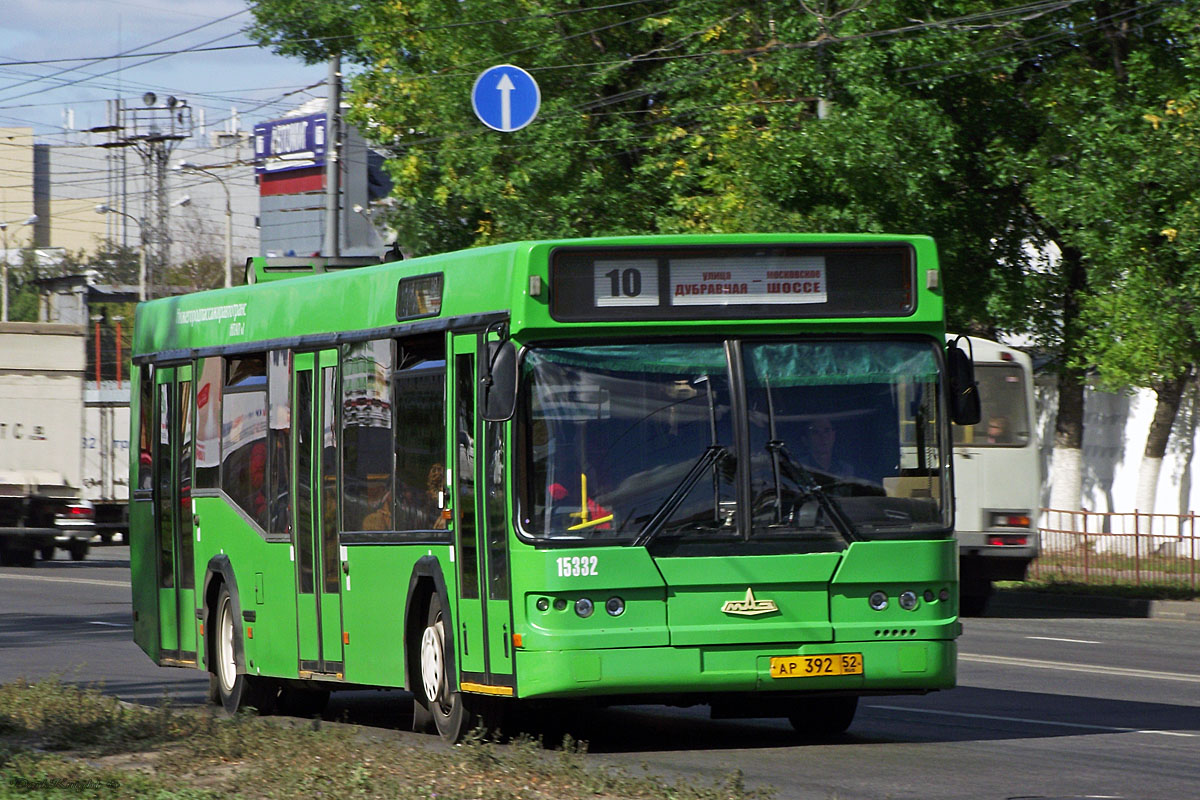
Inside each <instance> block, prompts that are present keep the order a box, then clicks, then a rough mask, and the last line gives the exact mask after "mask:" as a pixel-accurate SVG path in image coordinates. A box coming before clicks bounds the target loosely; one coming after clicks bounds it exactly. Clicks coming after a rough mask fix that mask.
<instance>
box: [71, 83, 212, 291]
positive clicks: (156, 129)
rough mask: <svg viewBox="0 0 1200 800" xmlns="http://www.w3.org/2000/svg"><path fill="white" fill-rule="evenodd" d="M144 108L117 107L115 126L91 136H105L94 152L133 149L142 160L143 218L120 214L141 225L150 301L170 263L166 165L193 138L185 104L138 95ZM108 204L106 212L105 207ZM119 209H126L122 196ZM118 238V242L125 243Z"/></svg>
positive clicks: (189, 111) (145, 285)
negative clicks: (161, 101) (158, 278)
mask: <svg viewBox="0 0 1200 800" xmlns="http://www.w3.org/2000/svg"><path fill="white" fill-rule="evenodd" d="M142 103H143V104H144V105H143V107H141V108H137V107H130V106H127V105H125V104H124V103H121V102H120V101H118V102H117V104H116V108H115V112H116V115H117V118H116V120H115V121H114V122H115V124H112V125H108V126H105V127H104V128H101V129H93V130H94V131H95V132H101V131H104V132H109V133H110V139H109V141H107V142H104V143H103V144H100V145H98V147H106V148H120V147H132V148H134V150H136V151H137V153H138V155H139V156H141V158H142V165H143V172H144V175H145V186H144V187H143V195H142V215H141V216H140V217H136V218H135V217H133V215H131V214H128V213H123V212H118V213H121V216H124V217H128V218H130V219H137V220H138V222H139V223H140V226H141V245H142V256H141V257H142V259H143V262H142V263H143V264H145V269H144V273H145V278H144V279H143V280H142V281H141V285H142V288H141V293H142V297H143V299H148V298H150V297H153V295H154V292H153V283H154V276H155V275H156V274H157V275H159V276H161V275H162V272H163V270H164V269H165V268H166V266H167V262H168V261H169V260H170V253H171V235H170V204H169V203H168V202H167V163H168V161H169V160H170V158H171V152H172V151H173V150H174V149H175V146H176V145H178V144H179V142H181V141H183V140H184V139H186V138H187V137H188V136H190V135H191V133H192V109H191V107H190V106H188V104H187V101H186V100H180V99H177V98H175V97H168V98H166V100H165V101H164V102H163V103H162V104H161V105H160V104H159V102H158V96H157V95H156V94H154V92H146V93H145V94H144V95H142ZM105 205H106V208H109V206H107V204H105ZM121 206H124V198H123V197H122V202H121ZM124 238H125V237H124V236H122V240H124Z"/></svg>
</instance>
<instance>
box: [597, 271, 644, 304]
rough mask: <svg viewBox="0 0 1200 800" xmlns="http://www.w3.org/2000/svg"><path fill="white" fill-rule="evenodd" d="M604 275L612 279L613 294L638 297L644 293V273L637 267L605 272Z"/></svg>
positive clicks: (615, 295) (614, 295)
mask: <svg viewBox="0 0 1200 800" xmlns="http://www.w3.org/2000/svg"><path fill="white" fill-rule="evenodd" d="M604 277H606V278H608V279H609V280H610V281H612V296H613V297H620V296H621V295H622V294H624V295H625V296H626V297H637V296H638V295H639V294H641V293H642V273H641V272H640V271H638V270H636V269H625V270H619V269H614V270H612V271H611V272H606V273H604Z"/></svg>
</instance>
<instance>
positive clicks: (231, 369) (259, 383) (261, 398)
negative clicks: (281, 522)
mask: <svg viewBox="0 0 1200 800" xmlns="http://www.w3.org/2000/svg"><path fill="white" fill-rule="evenodd" d="M225 366H226V378H225V389H224V392H223V393H222V404H221V432H222V436H221V488H222V489H223V490H224V491H225V494H226V495H228V496H229V498H230V499H231V500H232V501H233V502H234V503H236V504H237V505H238V506H240V507H241V509H242V511H244V512H245V513H246V515H247V516H249V517H250V518H251V519H252V520H254V521H255V522H256V523H258V526H259V527H260V528H262V529H263V530H266V528H267V506H268V502H267V361H266V357H265V356H264V355H263V354H261V353H259V354H254V355H246V356H241V357H231V358H229V359H227V360H226V362H225Z"/></svg>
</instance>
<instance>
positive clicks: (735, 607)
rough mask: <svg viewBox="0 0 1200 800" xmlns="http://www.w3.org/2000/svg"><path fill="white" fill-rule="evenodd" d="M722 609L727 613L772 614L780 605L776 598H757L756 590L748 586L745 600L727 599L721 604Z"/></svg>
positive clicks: (749, 615)
mask: <svg viewBox="0 0 1200 800" xmlns="http://www.w3.org/2000/svg"><path fill="white" fill-rule="evenodd" d="M721 610H722V611H724V612H725V613H726V614H738V615H740V616H743V617H756V616H758V615H759V614H770V613H771V612H772V611H778V610H779V606H777V605H775V601H774V600H755V599H754V590H753V589H750V588H747V589H746V598H745V599H744V600H727V601H725V605H723V606H721Z"/></svg>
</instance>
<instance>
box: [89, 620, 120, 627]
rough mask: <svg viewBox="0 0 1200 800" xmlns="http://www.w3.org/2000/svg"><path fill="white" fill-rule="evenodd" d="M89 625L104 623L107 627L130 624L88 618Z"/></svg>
mask: <svg viewBox="0 0 1200 800" xmlns="http://www.w3.org/2000/svg"><path fill="white" fill-rule="evenodd" d="M88 625H103V626H104V627H106V628H128V627H129V626H128V625H125V624H123V623H120V622H102V621H100V620H95V619H93V620H88Z"/></svg>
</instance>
